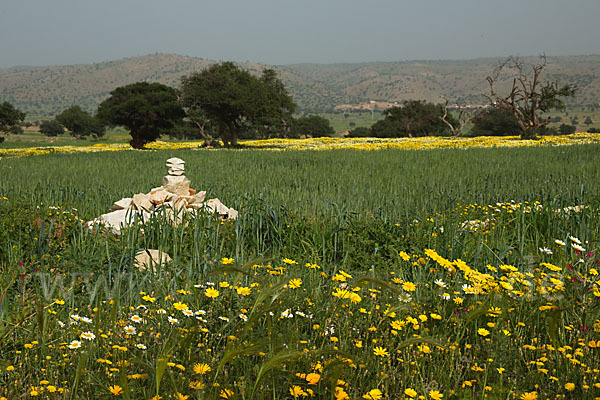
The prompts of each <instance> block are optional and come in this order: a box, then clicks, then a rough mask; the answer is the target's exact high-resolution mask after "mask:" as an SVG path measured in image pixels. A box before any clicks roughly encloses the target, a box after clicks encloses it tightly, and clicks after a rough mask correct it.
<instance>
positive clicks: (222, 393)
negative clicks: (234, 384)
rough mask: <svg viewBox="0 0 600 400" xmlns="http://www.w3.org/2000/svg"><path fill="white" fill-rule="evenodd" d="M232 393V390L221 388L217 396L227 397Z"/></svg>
mask: <svg viewBox="0 0 600 400" xmlns="http://www.w3.org/2000/svg"><path fill="white" fill-rule="evenodd" d="M232 394H233V391H232V390H229V389H222V390H221V393H219V397H221V398H223V399H228V398H229V397H230V396H231V395H232Z"/></svg>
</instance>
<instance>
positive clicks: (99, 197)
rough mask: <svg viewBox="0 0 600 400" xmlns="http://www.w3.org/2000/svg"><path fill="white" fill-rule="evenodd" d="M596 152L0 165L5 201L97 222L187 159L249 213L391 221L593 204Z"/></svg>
mask: <svg viewBox="0 0 600 400" xmlns="http://www.w3.org/2000/svg"><path fill="white" fill-rule="evenodd" d="M599 150H600V146H598V145H586V146H567V147H556V148H553V147H547V148H527V149H470V150H458V151H457V150H428V151H393V150H388V151H377V152H360V151H320V152H310V151H309V152H269V151H193V150H180V151H146V152H117V153H95V154H69V155H50V156H37V157H31V158H20V159H4V160H0V176H2V179H1V180H0V193H2V195H4V196H7V197H10V198H15V197H16V198H20V197H26V198H30V199H32V200H33V201H35V202H38V201H45V202H46V203H56V204H61V205H71V206H73V207H76V208H77V209H78V210H79V211H80V213H81V215H82V216H84V217H85V218H91V217H94V216H96V215H97V214H99V213H101V212H105V211H106V210H107V209H108V208H109V207H110V206H111V204H112V202H113V201H115V200H118V199H120V198H121V197H127V196H130V195H132V194H133V193H137V192H144V193H146V192H147V191H148V190H149V189H150V188H152V187H155V186H159V185H160V183H161V177H162V176H163V175H165V174H166V168H165V166H164V161H165V160H166V159H167V158H169V157H171V156H176V157H180V158H183V159H184V160H186V162H187V164H186V175H187V176H188V177H189V178H190V180H191V181H192V186H193V187H195V188H197V189H202V190H207V191H208V192H209V196H215V197H217V196H218V197H219V198H220V199H221V200H222V201H223V202H224V203H225V204H227V205H230V206H233V207H237V208H243V207H244V205H245V204H246V203H247V202H248V201H253V199H257V198H260V199H263V200H264V201H266V202H267V203H268V204H270V205H271V206H273V207H279V206H285V207H286V208H288V209H292V210H294V211H296V212H299V213H302V214H304V215H314V214H319V213H321V212H322V210H327V209H330V208H332V207H333V208H336V209H337V210H341V211H342V212H356V213H359V214H361V215H368V214H378V215H380V216H382V217H385V218H394V217H396V216H399V215H414V214H415V213H416V214H422V213H424V212H427V213H431V212H435V211H437V210H445V209H449V208H452V207H454V206H455V205H456V204H457V203H465V202H477V203H479V204H485V203H494V202H498V201H505V200H515V201H523V200H533V199H535V200H540V201H544V202H547V201H556V202H558V203H563V204H573V203H582V202H585V201H586V200H588V199H590V200H594V198H595V197H596V196H597V193H598V191H599V188H600V183H599V182H598V179H597V176H598V175H599V172H600V163H598V162H597V161H598V157H597V154H598V152H599Z"/></svg>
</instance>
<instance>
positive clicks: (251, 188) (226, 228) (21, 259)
mask: <svg viewBox="0 0 600 400" xmlns="http://www.w3.org/2000/svg"><path fill="white" fill-rule="evenodd" d="M599 147H600V146H577V147H565V148H529V149H479V150H459V151H457V150H436V151H427V152H420V151H414V152H413V151H378V152H354V151H342V152H335V151H331V152H314V153H313V152H302V153H295V152H266V151H215V152H213V151H177V152H171V151H169V152H135V153H117V154H108V153H105V154H101V153H96V154H86V155H77V154H75V155H64V156H63V155H53V156H39V157H33V158H22V159H5V160H0V174H2V177H3V178H2V180H1V181H0V396H5V397H7V398H11V399H12V398H29V397H39V398H50V399H59V398H131V399H133V398H142V399H150V398H158V397H154V396H162V398H165V399H166V398H175V399H186V398H187V399H207V398H208V399H212V398H242V399H267V398H269V399H280V398H301V397H311V396H312V397H314V398H335V399H338V400H340V399H361V398H366V399H378V398H379V396H380V393H381V396H385V397H387V398H394V399H396V398H412V395H413V393H415V394H416V396H423V398H436V396H438V393H439V394H443V395H444V397H443V398H444V399H452V398H477V399H483V398H491V399H533V398H537V396H538V395H539V398H546V397H552V398H569V397H571V398H590V399H591V398H595V397H598V395H599V393H600V372H598V369H597V368H598V367H597V366H598V365H600V364H599V363H600V353H598V347H599V346H600V336H598V335H599V334H600V311H599V310H600V303H599V302H600V281H599V278H598V269H599V267H598V262H599V259H598V257H597V256H596V253H597V250H598V249H600V246H599V240H600V216H599V208H600V202H599V201H598V199H599V197H598V189H599V187H598V185H599V183H598V180H597V176H598V172H600V171H598V170H599V169H600V166H599V164H598V163H597V162H595V161H596V158H597V156H596V152H597V151H598V150H600V149H599ZM172 156H177V157H180V158H183V159H184V160H186V162H187V163H186V175H187V176H188V177H189V178H190V179H191V181H192V186H193V187H195V188H197V189H202V190H208V192H209V196H217V197H219V198H221V200H222V201H223V202H224V203H225V204H227V205H229V206H233V207H235V208H238V209H239V210H240V216H239V218H238V219H237V220H236V221H229V222H225V223H222V222H221V221H220V220H219V219H218V218H216V217H215V216H213V215H207V214H203V213H200V214H198V215H195V216H193V218H192V217H189V218H188V217H186V219H185V221H184V223H182V224H179V225H173V224H170V223H169V222H168V221H167V220H166V219H165V218H163V217H162V216H160V215H159V216H157V217H156V218H155V219H152V220H150V221H148V222H147V223H146V224H145V225H144V226H143V227H142V226H135V227H132V228H131V229H127V230H124V232H123V233H122V234H121V235H118V236H115V235H111V234H108V233H105V232H102V231H90V230H88V229H87V228H85V227H84V226H83V225H82V224H81V223H80V220H81V219H90V218H92V217H95V216H97V215H98V214H100V213H104V212H106V211H107V210H108V209H109V208H110V206H111V204H112V202H113V201H115V200H118V199H119V198H121V197H126V196H130V195H132V194H133V193H137V192H144V193H145V192H148V191H149V189H150V188H152V187H154V186H158V185H159V184H160V182H161V177H162V175H164V173H165V167H164V161H165V160H166V159H167V158H169V157H172ZM511 200H512V201H511ZM577 204H583V205H585V206H586V207H583V208H580V209H577V210H563V208H564V207H566V206H571V205H577ZM57 207H60V208H57ZM74 208H76V209H77V210H74ZM76 217H77V218H76ZM556 240H559V241H558V242H556ZM560 241H562V242H564V243H563V244H561V243H562V242H560ZM578 242H579V243H580V246H582V247H583V248H585V249H583V250H582V249H581V248H578V247H577V246H579V245H578ZM545 248H547V249H548V250H546V249H545ZM143 249H159V250H161V251H163V252H165V253H168V254H169V255H170V256H171V257H172V258H173V261H172V262H171V263H169V264H166V265H161V266H157V267H156V268H154V269H153V268H148V269H146V270H143V271H139V270H137V269H136V268H135V267H134V265H133V259H134V257H135V254H136V252H138V251H139V250H143ZM434 250H435V251H434ZM550 253H552V254H550ZM215 291H218V292H215ZM88 318H89V320H88ZM175 320H176V321H175ZM131 328H134V330H135V333H132V332H133V330H132V329H131ZM92 336H93V338H92V339H90V340H87V339H86V337H88V338H90V337H92ZM571 385H572V386H571ZM597 386H598V387H597ZM534 393H535V394H534ZM186 396H187V397H186Z"/></svg>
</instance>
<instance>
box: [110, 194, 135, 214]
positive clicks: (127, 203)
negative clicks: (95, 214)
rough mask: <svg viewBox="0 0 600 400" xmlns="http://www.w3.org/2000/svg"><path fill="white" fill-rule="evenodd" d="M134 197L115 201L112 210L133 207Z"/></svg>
mask: <svg viewBox="0 0 600 400" xmlns="http://www.w3.org/2000/svg"><path fill="white" fill-rule="evenodd" d="M132 200H133V199H132V198H131V197H125V198H122V199H121V200H119V201H115V202H114V204H113V206H112V208H111V210H112V211H116V210H127V209H129V208H131V201H132Z"/></svg>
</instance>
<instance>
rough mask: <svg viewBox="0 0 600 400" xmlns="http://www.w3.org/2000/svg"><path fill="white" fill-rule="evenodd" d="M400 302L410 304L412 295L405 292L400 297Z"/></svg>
mask: <svg viewBox="0 0 600 400" xmlns="http://www.w3.org/2000/svg"><path fill="white" fill-rule="evenodd" d="M398 300H399V301H401V302H403V303H410V302H411V301H412V297H411V295H410V294H408V293H406V292H404V293H402V294H400V295H399V296H398Z"/></svg>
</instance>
